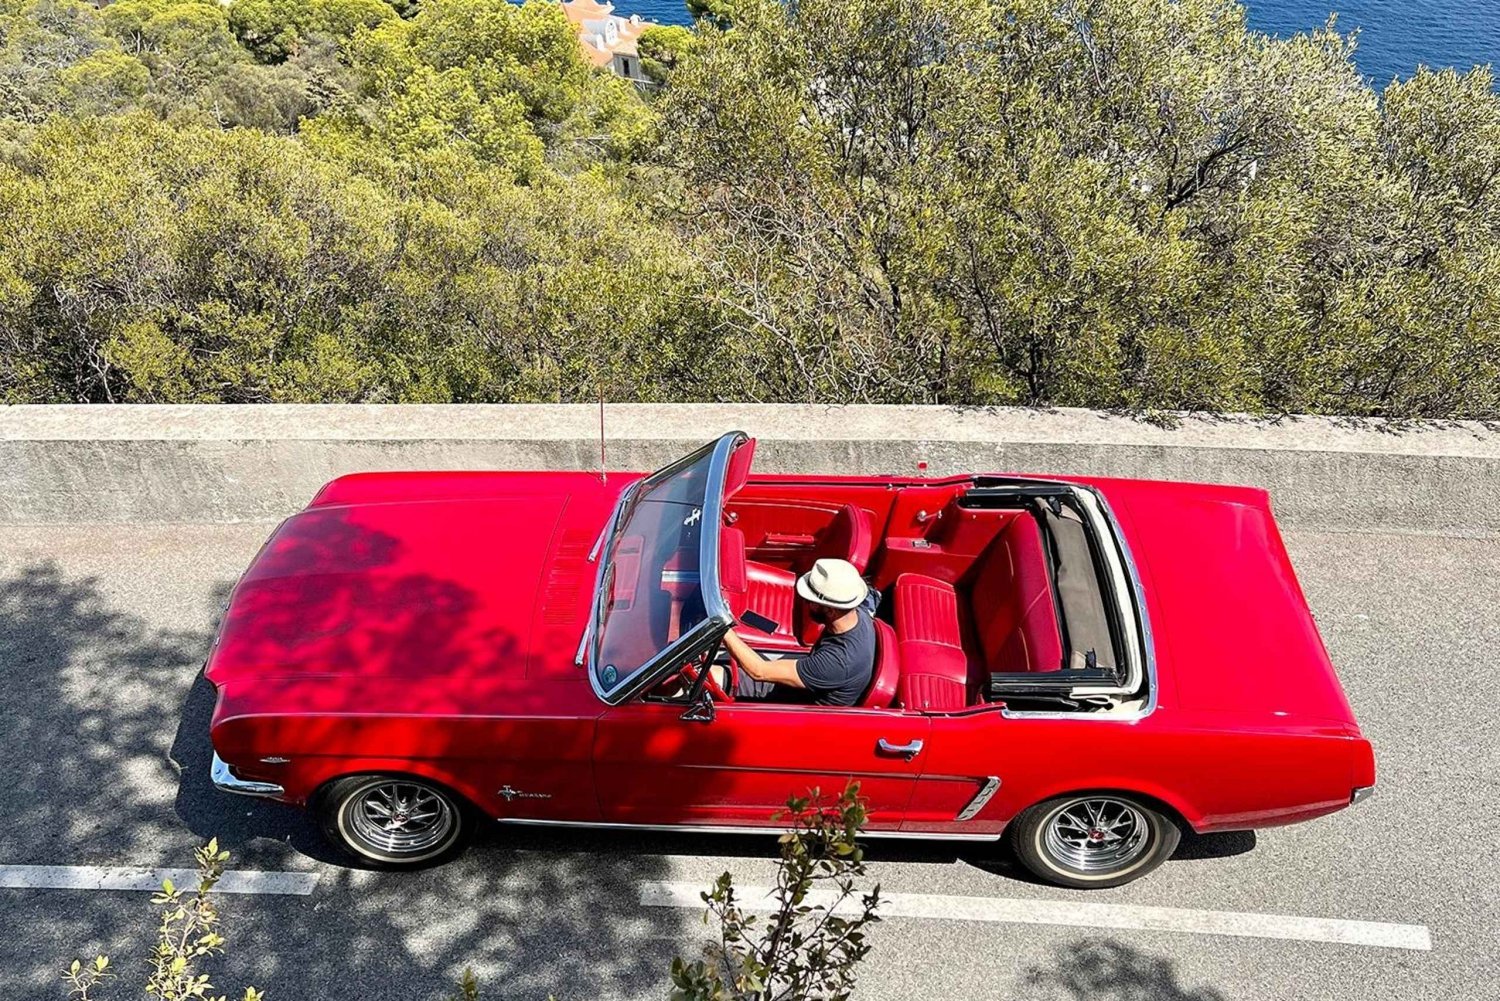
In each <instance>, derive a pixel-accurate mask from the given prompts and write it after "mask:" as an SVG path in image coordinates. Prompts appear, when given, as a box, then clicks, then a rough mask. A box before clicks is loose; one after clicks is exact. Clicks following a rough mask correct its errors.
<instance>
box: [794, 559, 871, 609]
mask: <svg viewBox="0 0 1500 1001" xmlns="http://www.w3.org/2000/svg"><path fill="white" fill-rule="evenodd" d="M797 593H798V594H800V595H802V597H803V598H804V599H805V600H807V601H810V602H812V603H813V604H815V605H827V606H828V607H829V608H842V609H846V610H847V609H850V608H858V607H859V605H860V602H862V601H864V600H865V595H867V594H869V593H870V586H869V585H868V584H866V583H865V579H864V578H863V577H861V576H860V575H859V571H858V570H856V569H854V564H853V563H850V562H849V561H848V560H834V559H827V560H818V561H817V562H816V563H814V564H813V565H812V569H811V570H809V571H807V573H805V574H803V575H802V576H801V577H798V578H797Z"/></svg>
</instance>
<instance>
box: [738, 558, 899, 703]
mask: <svg viewBox="0 0 1500 1001" xmlns="http://www.w3.org/2000/svg"><path fill="white" fill-rule="evenodd" d="M797 593H798V594H799V595H801V596H802V600H803V601H805V602H807V609H808V616H809V617H810V618H812V620H813V621H814V622H819V623H821V624H822V625H823V633H822V635H821V636H819V637H818V641H817V642H816V643H814V644H813V648H812V649H811V650H809V651H808V652H807V653H805V654H803V655H802V656H801V657H797V658H795V659H793V658H791V657H787V658H784V659H781V660H767V659H766V658H764V657H762V656H761V655H760V654H758V653H756V652H755V651H754V650H752V649H751V648H750V645H749V644H748V643H746V642H745V641H744V640H743V639H741V638H740V636H739V634H737V633H736V632H735V631H734V630H733V629H731V630H729V631H728V632H727V633H725V634H724V645H725V646H726V647H728V648H729V653H730V654H731V655H732V656H733V657H734V661H735V663H736V664H738V665H739V667H740V673H739V679H738V681H737V682H736V684H735V697H736V698H747V699H770V700H773V701H777V702H802V703H810V704H813V705H820V706H852V705H855V704H857V703H858V702H859V700H860V698H861V697H862V696H863V695H864V693H865V690H866V689H868V688H869V687H870V676H871V674H872V673H873V672H874V670H875V623H874V622H873V621H872V620H871V619H870V609H868V608H865V607H863V606H864V605H865V601H866V599H867V598H868V597H869V595H870V587H869V585H868V584H866V583H865V581H864V578H862V577H861V576H860V575H859V571H858V570H856V569H855V568H854V564H852V563H850V562H848V561H847V560H838V559H823V560H818V561H817V562H816V563H814V564H813V567H812V569H811V570H809V571H808V572H807V573H805V574H803V575H802V576H801V577H798V578H797Z"/></svg>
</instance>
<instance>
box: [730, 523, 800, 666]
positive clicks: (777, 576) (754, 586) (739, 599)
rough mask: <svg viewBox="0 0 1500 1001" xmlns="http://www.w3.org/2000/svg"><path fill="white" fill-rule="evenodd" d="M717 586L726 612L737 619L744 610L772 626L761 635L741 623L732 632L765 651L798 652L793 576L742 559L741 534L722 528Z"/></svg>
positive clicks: (742, 537) (760, 632)
mask: <svg viewBox="0 0 1500 1001" xmlns="http://www.w3.org/2000/svg"><path fill="white" fill-rule="evenodd" d="M719 583H720V585H721V586H722V587H723V590H724V599H725V601H727V602H728V603H729V610H730V611H731V612H733V613H734V617H735V619H737V620H739V619H740V617H741V616H743V615H744V614H745V612H747V611H751V612H758V613H760V614H761V615H764V616H765V617H766V618H768V619H771V620H772V621H774V622H775V623H776V628H775V629H774V630H772V631H771V632H762V631H761V630H759V629H756V628H755V627H754V626H751V625H749V624H747V623H745V622H743V621H740V622H739V624H738V625H736V627H735V628H736V629H737V630H739V631H740V633H741V634H742V635H743V636H744V637H745V641H746V642H748V643H750V644H751V645H753V646H755V647H757V648H760V649H767V650H802V649H805V644H803V643H802V642H800V641H799V640H798V638H797V634H796V619H795V614H796V596H797V592H796V585H797V578H796V575H794V574H792V573H791V572H789V571H786V570H779V569H777V568H776V567H771V566H766V565H765V564H764V563H755V562H752V561H750V560H747V559H746V558H745V534H744V533H743V532H741V531H740V530H739V529H737V528H730V527H728V526H725V527H724V528H722V529H720V532H719Z"/></svg>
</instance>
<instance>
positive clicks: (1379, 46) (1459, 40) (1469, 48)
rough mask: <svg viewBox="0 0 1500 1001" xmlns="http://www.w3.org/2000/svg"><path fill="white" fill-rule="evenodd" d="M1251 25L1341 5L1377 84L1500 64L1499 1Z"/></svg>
mask: <svg viewBox="0 0 1500 1001" xmlns="http://www.w3.org/2000/svg"><path fill="white" fill-rule="evenodd" d="M1245 6H1246V7H1248V8H1249V11H1250V27H1252V28H1254V29H1256V30H1257V31H1264V32H1268V33H1270V34H1273V35H1292V34H1296V33H1297V32H1299V31H1307V30H1309V29H1312V28H1317V27H1320V26H1322V24H1323V22H1324V21H1326V20H1327V19H1328V15H1329V13H1330V12H1333V11H1337V12H1338V15H1339V29H1340V30H1341V31H1346V32H1347V31H1352V30H1354V29H1356V28H1358V29H1359V33H1360V34H1359V51H1358V54H1357V55H1356V57H1355V61H1356V62H1358V63H1359V68H1360V70H1361V71H1362V72H1363V73H1364V74H1365V75H1366V76H1368V77H1370V78H1371V80H1373V81H1374V82H1375V83H1376V84H1377V85H1379V86H1384V85H1385V84H1387V83H1389V82H1390V81H1391V78H1392V77H1408V76H1411V74H1412V73H1413V71H1415V70H1416V68H1417V66H1418V65H1419V64H1420V65H1425V66H1432V67H1442V66H1457V67H1458V68H1460V69H1468V68H1469V67H1471V66H1474V65H1477V64H1481V63H1490V64H1492V65H1494V66H1495V67H1496V68H1497V69H1500V0H1247V2H1246V4H1245ZM615 8H616V10H617V11H618V12H619V13H621V14H627V15H628V14H640V15H641V16H642V17H646V18H650V19H651V20H653V21H660V22H662V23H663V24H687V23H689V20H690V19H689V17H688V12H687V7H685V6H684V5H683V3H682V0H615Z"/></svg>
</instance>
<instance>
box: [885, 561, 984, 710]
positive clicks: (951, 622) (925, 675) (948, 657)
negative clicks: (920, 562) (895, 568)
mask: <svg viewBox="0 0 1500 1001" xmlns="http://www.w3.org/2000/svg"><path fill="white" fill-rule="evenodd" d="M894 597H895V602H896V639H897V655H898V656H899V657H900V659H901V682H900V685H899V690H898V696H899V699H900V702H901V704H902V705H903V706H905V707H906V708H908V709H919V710H927V711H931V712H944V711H948V710H952V709H962V708H963V707H964V706H966V705H968V702H969V699H968V695H969V658H968V656H967V655H966V654H965V653H964V649H963V627H962V624H961V623H960V621H959V616H958V593H957V592H956V591H954V590H953V585H951V584H946V583H944V582H943V581H940V580H936V579H935V578H932V577H925V576H923V575H922V574H915V573H905V574H902V575H901V576H900V577H897V578H896V586H895V591H894Z"/></svg>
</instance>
